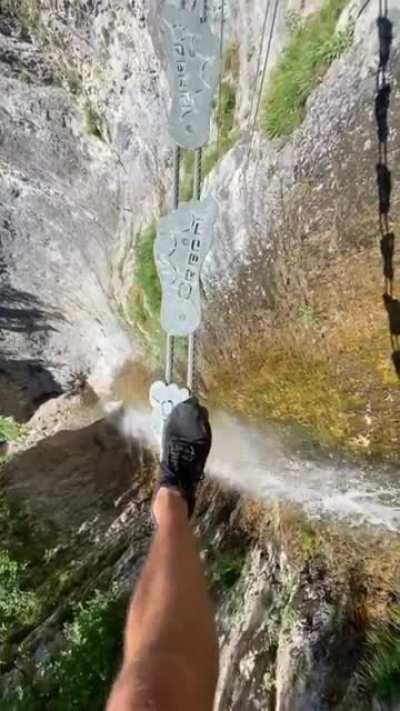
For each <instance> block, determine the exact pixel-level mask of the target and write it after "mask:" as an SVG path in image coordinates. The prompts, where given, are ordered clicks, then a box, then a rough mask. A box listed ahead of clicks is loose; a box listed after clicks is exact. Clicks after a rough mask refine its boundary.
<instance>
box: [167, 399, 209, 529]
mask: <svg viewBox="0 0 400 711" xmlns="http://www.w3.org/2000/svg"><path fill="white" fill-rule="evenodd" d="M210 449H211V427H210V423H209V420H208V411H207V410H206V408H205V407H201V405H200V404H199V401H198V399H197V398H196V397H191V398H189V400H185V401H184V402H181V403H179V405H177V406H176V407H175V408H174V409H173V411H172V412H171V414H170V416H169V418H168V420H167V423H166V425H165V430H164V436H163V456H162V461H161V475H160V483H159V486H160V487H161V486H166V487H169V488H173V489H178V491H179V492H180V493H181V494H182V496H183V498H184V499H185V500H186V502H187V504H188V510H189V518H190V517H191V515H192V513H193V510H194V505H195V496H196V489H197V486H198V484H199V482H200V481H201V479H202V478H203V475H204V467H205V464H206V461H207V457H208V455H209V452H210Z"/></svg>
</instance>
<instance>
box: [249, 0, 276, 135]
mask: <svg viewBox="0 0 400 711" xmlns="http://www.w3.org/2000/svg"><path fill="white" fill-rule="evenodd" d="M270 8H271V0H267V4H266V6H265V13H264V22H263V26H262V31H261V41H260V47H259V50H258V59H257V69H256V74H255V79H254V89H253V91H252V94H251V103H250V111H249V128H250V125H251V117H252V115H253V108H254V99H255V98H256V94H257V85H258V76H259V74H260V69H261V57H262V52H263V48H264V42H265V35H266V32H267V22H268V17H269V11H270Z"/></svg>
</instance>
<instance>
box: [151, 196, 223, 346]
mask: <svg viewBox="0 0 400 711" xmlns="http://www.w3.org/2000/svg"><path fill="white" fill-rule="evenodd" d="M216 217H217V204H216V202H215V201H214V200H213V199H212V198H207V199H206V200H203V201H200V200H192V201H191V202H188V203H186V204H185V205H183V206H182V207H179V208H178V209H177V210H174V212H172V213H171V214H170V215H168V216H167V217H163V218H162V219H161V220H160V224H159V228H158V234H157V239H156V241H155V244H154V259H155V262H156V265H157V270H158V274H159V277H160V282H161V290H162V302H161V326H162V328H163V329H164V331H166V333H168V334H170V335H172V336H188V335H190V334H191V333H194V331H195V330H196V329H197V328H198V326H199V324H200V319H201V302H200V272H201V268H202V265H203V262H204V259H205V257H206V255H207V253H208V251H209V249H210V247H211V243H212V240H213V233H214V224H215V220H216Z"/></svg>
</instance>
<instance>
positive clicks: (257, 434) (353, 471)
mask: <svg viewBox="0 0 400 711" xmlns="http://www.w3.org/2000/svg"><path fill="white" fill-rule="evenodd" d="M112 418H113V420H114V422H116V423H117V425H118V428H119V430H120V432H121V435H122V436H123V437H124V439H126V440H127V441H128V442H129V441H130V442H132V441H140V442H141V443H142V444H144V445H145V446H148V447H150V448H151V449H154V450H155V451H158V442H157V439H156V437H155V435H154V432H153V428H152V418H151V414H150V412H149V411H148V410H146V409H145V408H143V409H134V408H132V407H128V408H125V409H123V410H119V413H118V414H117V413H116V412H115V411H114V413H113V414H112ZM211 420H212V429H213V447H212V450H211V454H210V459H209V463H208V471H209V473H210V474H211V475H212V476H213V477H214V478H215V479H216V480H218V481H219V482H221V483H222V484H225V485H229V486H233V487H234V488H236V489H240V490H241V491H243V492H247V493H248V494H250V495H252V496H254V497H255V498H258V499H262V500H265V501H266V502H273V501H280V502H282V501H287V502H290V503H294V504H297V505H299V506H301V507H302V508H303V510H304V511H305V512H306V513H307V514H308V515H309V516H310V517H312V518H328V517H329V518H335V519H337V520H343V521H346V522H348V523H350V524H352V525H361V524H370V525H375V526H381V527H384V528H386V529H387V530H390V531H400V481H399V480H398V476H397V474H394V473H393V472H392V473H389V472H385V471H378V470H374V469H372V468H370V467H364V468H362V467H359V468H356V467H355V466H351V465H348V464H345V465H342V464H340V463H337V462H335V461H333V460H329V459H328V458H327V459H326V460H325V461H322V460H321V459H319V460H316V459H315V458H314V459H312V458H310V457H308V458H304V457H301V456H300V455H295V454H288V453H287V452H286V451H285V447H284V444H283V442H282V439H281V438H280V437H279V434H278V433H277V432H276V431H274V430H273V429H272V428H271V427H264V428H256V427H254V426H252V425H249V424H246V423H243V422H241V421H239V420H238V419H236V418H234V417H232V416H230V415H227V414H225V413H222V412H221V413H216V414H214V415H213V416H212V418H211Z"/></svg>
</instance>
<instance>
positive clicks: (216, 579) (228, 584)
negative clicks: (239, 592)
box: [207, 548, 246, 590]
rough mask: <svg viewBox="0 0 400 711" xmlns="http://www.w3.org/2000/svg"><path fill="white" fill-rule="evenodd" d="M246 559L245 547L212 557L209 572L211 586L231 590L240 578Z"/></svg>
mask: <svg viewBox="0 0 400 711" xmlns="http://www.w3.org/2000/svg"><path fill="white" fill-rule="evenodd" d="M245 560H246V551H245V550H244V549H243V548H233V549H229V550H226V551H222V552H219V553H217V554H216V556H215V557H213V558H212V560H211V561H210V563H209V565H208V569H207V573H208V579H209V581H210V585H211V587H215V588H217V589H224V590H229V589H230V588H232V587H233V586H234V585H235V584H236V583H237V581H238V580H239V578H240V576H241V574H242V570H243V566H244V563H245Z"/></svg>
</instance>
